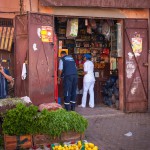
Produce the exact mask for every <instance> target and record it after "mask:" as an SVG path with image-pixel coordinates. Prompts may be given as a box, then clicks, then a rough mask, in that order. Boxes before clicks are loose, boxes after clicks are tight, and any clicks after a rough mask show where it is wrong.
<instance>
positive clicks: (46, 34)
mask: <svg viewBox="0 0 150 150" xmlns="http://www.w3.org/2000/svg"><path fill="white" fill-rule="evenodd" d="M40 36H41V40H42V42H53V28H52V27H51V26H42V27H41V31H40Z"/></svg>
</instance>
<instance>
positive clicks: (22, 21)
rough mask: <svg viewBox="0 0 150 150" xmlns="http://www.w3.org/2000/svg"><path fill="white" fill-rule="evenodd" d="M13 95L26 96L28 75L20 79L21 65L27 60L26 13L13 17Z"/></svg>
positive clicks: (27, 92)
mask: <svg viewBox="0 0 150 150" xmlns="http://www.w3.org/2000/svg"><path fill="white" fill-rule="evenodd" d="M14 53H15V76H14V78H15V96H17V97H21V96H28V95H29V91H28V76H27V79H26V80H22V79H21V73H22V65H23V63H24V62H25V61H28V57H27V55H28V17H27V15H21V16H16V18H15V50H14Z"/></svg>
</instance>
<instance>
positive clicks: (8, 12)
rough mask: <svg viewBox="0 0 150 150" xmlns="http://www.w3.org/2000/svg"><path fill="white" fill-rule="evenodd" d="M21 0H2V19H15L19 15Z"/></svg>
mask: <svg viewBox="0 0 150 150" xmlns="http://www.w3.org/2000/svg"><path fill="white" fill-rule="evenodd" d="M19 10H20V7H19V0H13V2H12V0H1V1H0V18H14V17H15V15H16V14H18V13H19Z"/></svg>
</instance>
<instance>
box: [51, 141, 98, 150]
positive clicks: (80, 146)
mask: <svg viewBox="0 0 150 150" xmlns="http://www.w3.org/2000/svg"><path fill="white" fill-rule="evenodd" d="M51 149H52V150H89V149H90V150H98V146H96V145H94V144H93V143H89V142H87V141H86V140H82V141H81V140H80V141H76V142H74V141H71V142H64V143H63V144H60V143H54V144H52V145H51Z"/></svg>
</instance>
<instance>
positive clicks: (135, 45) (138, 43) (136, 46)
mask: <svg viewBox="0 0 150 150" xmlns="http://www.w3.org/2000/svg"><path fill="white" fill-rule="evenodd" d="M132 50H133V53H134V55H135V57H138V56H140V55H141V52H142V38H141V37H140V34H136V36H135V37H134V38H132Z"/></svg>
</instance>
